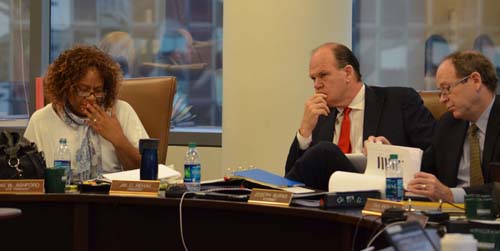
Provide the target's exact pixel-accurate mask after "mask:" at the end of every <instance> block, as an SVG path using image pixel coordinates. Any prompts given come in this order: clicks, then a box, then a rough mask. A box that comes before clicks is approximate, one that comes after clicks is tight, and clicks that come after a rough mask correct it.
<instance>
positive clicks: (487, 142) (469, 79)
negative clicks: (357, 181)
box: [408, 51, 500, 202]
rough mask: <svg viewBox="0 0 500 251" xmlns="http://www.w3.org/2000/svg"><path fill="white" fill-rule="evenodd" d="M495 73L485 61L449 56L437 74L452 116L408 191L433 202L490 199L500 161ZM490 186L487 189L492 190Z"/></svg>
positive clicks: (472, 56)
mask: <svg viewBox="0 0 500 251" xmlns="http://www.w3.org/2000/svg"><path fill="white" fill-rule="evenodd" d="M497 80H498V78H497V75H496V71H495V67H494V66H493V64H492V63H491V61H489V60H488V59H487V58H486V57H485V56H484V55H482V54H480V53H479V52H475V51H460V52H455V53H453V54H451V55H449V56H447V57H446V58H445V59H444V60H443V62H442V63H441V64H440V66H439V68H438V71H437V74H436V86H437V87H438V88H439V89H440V90H441V94H440V102H441V103H443V104H445V105H446V107H447V108H448V112H447V113H445V114H444V115H443V117H442V118H441V120H440V121H439V124H438V127H437V129H436V134H435V136H434V138H433V140H432V144H431V146H430V147H429V148H428V149H427V150H426V151H425V153H424V155H423V158H422V168H421V170H422V172H419V173H417V174H416V175H415V179H413V180H412V181H410V182H409V183H408V191H409V192H412V193H417V194H420V195H425V196H427V197H429V198H430V199H432V200H439V199H443V200H445V201H455V202H463V199H464V195H465V194H466V193H490V191H491V182H492V181H493V180H492V177H490V170H489V168H488V165H489V163H490V162H494V161H500V137H499V136H500V100H499V99H496V88H497ZM488 183H489V184H488Z"/></svg>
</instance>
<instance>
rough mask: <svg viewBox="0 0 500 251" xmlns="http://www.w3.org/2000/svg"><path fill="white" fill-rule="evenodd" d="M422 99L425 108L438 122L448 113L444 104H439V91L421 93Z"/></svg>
mask: <svg viewBox="0 0 500 251" xmlns="http://www.w3.org/2000/svg"><path fill="white" fill-rule="evenodd" d="M418 94H420V97H421V98H422V100H423V101H424V105H425V107H427V109H429V111H430V112H431V113H432V116H434V118H435V119H436V120H438V119H439V118H441V115H443V113H445V112H446V111H447V109H446V106H445V105H444V104H441V103H439V91H419V92H418Z"/></svg>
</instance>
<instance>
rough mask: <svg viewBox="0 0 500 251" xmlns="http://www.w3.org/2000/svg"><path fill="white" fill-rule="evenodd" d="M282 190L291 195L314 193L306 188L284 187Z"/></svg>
mask: <svg viewBox="0 0 500 251" xmlns="http://www.w3.org/2000/svg"><path fill="white" fill-rule="evenodd" d="M281 190H284V191H287V192H290V193H312V192H314V190H311V189H307V188H304V187H282V188H281Z"/></svg>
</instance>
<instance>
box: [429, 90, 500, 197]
mask: <svg viewBox="0 0 500 251" xmlns="http://www.w3.org/2000/svg"><path fill="white" fill-rule="evenodd" d="M468 127H469V122H468V121H465V120H460V119H455V118H453V115H452V114H451V113H450V112H447V113H445V114H444V115H443V116H442V117H441V120H440V121H439V123H438V127H437V129H436V134H435V135H434V138H433V140H432V144H431V146H430V147H429V148H428V149H427V150H426V151H425V152H424V156H423V157H422V168H421V170H422V171H424V172H428V173H432V174H434V175H435V176H436V177H437V178H438V179H439V180H440V181H441V182H442V183H443V184H445V185H446V186H448V187H456V186H457V183H458V179H457V175H458V168H459V164H460V158H461V157H462V154H463V145H464V142H465V137H466V135H467V129H468ZM499 136H500V97H499V96H497V97H496V99H495V103H493V106H492V107H491V112H490V117H489V118H488V124H487V126H486V134H485V137H484V148H483V158H482V160H483V161H482V164H481V167H482V170H483V177H484V181H485V183H490V182H492V179H491V177H490V171H489V169H488V164H489V163H490V162H494V161H500V137H499ZM464 189H465V191H466V193H489V192H490V191H491V184H487V185H485V186H479V187H467V188H464Z"/></svg>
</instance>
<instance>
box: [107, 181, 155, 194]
mask: <svg viewBox="0 0 500 251" xmlns="http://www.w3.org/2000/svg"><path fill="white" fill-rule="evenodd" d="M159 191H160V181H159V180H113V181H112V182H111V188H110V189H109V195H127V196H153V197H157V196H158V192H159Z"/></svg>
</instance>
